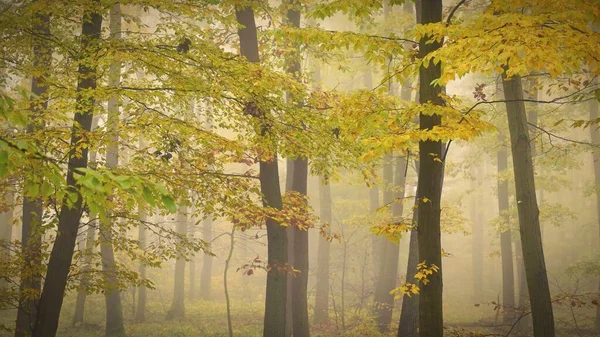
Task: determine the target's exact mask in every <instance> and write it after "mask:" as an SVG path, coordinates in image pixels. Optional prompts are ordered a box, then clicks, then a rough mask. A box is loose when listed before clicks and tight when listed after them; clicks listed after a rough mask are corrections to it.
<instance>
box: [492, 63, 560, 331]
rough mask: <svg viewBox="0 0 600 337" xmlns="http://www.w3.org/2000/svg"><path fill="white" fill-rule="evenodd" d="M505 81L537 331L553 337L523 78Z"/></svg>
mask: <svg viewBox="0 0 600 337" xmlns="http://www.w3.org/2000/svg"><path fill="white" fill-rule="evenodd" d="M502 83H503V87H504V96H505V98H506V112H507V115H508V128H509V131H510V143H511V148H512V157H513V169H514V175H515V188H516V198H517V208H518V212H519V228H520V232H521V246H522V249H523V262H524V263H525V276H526V277H527V288H528V289H529V295H530V299H531V312H532V318H533V333H534V336H536V337H541V336H544V337H553V336H554V317H553V312H552V302H551V299H550V288H549V287H548V276H547V274H546V262H545V260H544V248H543V247H542V238H541V231H540V221H539V210H538V205H537V199H536V195H535V178H534V172H533V162H532V157H531V144H530V141H531V140H530V138H529V130H528V126H527V119H526V112H525V104H524V102H523V88H522V85H521V78H520V77H519V76H514V77H513V78H512V79H506V77H505V75H504V74H503V77H502Z"/></svg>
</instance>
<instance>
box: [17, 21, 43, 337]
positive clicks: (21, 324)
mask: <svg viewBox="0 0 600 337" xmlns="http://www.w3.org/2000/svg"><path fill="white" fill-rule="evenodd" d="M33 29H34V34H33V35H34V39H33V66H34V68H35V69H36V71H39V72H40V74H41V75H38V76H34V77H33V78H32V81H31V94H32V96H31V98H30V101H31V106H30V109H31V112H32V119H33V120H32V122H31V123H30V124H29V125H27V133H35V132H36V131H38V130H39V129H40V128H41V125H42V123H43V114H44V111H45V110H46V109H48V95H47V91H48V86H47V85H46V83H45V78H44V77H46V76H48V73H49V72H50V67H51V62H52V49H51V48H50V47H49V45H48V42H47V41H46V39H47V38H48V37H49V36H50V16H49V15H47V14H39V13H36V14H35V15H34V27H33ZM36 36H37V37H36ZM29 174H30V175H34V176H35V175H36V170H35V165H34V168H33V169H32V170H31V171H30V172H29ZM28 183H33V184H35V183H37V182H35V181H29V178H26V181H25V185H27V184H28ZM42 213H43V200H42V199H41V198H40V197H32V196H28V195H26V194H24V195H23V219H22V227H21V247H22V252H23V266H22V268H21V284H20V288H19V308H18V310H17V321H16V327H15V337H22V336H29V335H31V333H32V329H33V326H34V324H35V320H36V315H37V304H38V300H39V296H40V293H41V290H42V275H41V268H42V266H41V263H42V262H41V254H42V252H41V246H42V232H41V231H42V227H41V225H42Z"/></svg>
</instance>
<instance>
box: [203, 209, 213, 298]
mask: <svg viewBox="0 0 600 337" xmlns="http://www.w3.org/2000/svg"><path fill="white" fill-rule="evenodd" d="M212 225H213V221H212V218H211V217H210V216H208V217H206V218H205V219H204V221H203V226H202V240H204V241H206V242H211V240H212ZM212 263H213V257H212V256H210V255H208V254H204V257H203V262H202V272H201V274H200V298H201V299H203V300H205V301H210V299H211V283H212Z"/></svg>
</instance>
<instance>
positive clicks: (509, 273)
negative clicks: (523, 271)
mask: <svg viewBox="0 0 600 337" xmlns="http://www.w3.org/2000/svg"><path fill="white" fill-rule="evenodd" d="M498 143H499V144H500V148H499V150H498V152H497V156H498V176H500V175H501V174H502V172H504V171H505V170H506V169H507V168H508V153H507V152H506V138H505V137H504V135H503V134H499V135H498ZM498 212H499V213H500V217H501V218H502V224H503V226H506V227H505V228H503V229H502V231H501V232H500V252H501V255H502V307H503V308H504V309H503V320H504V323H505V324H510V323H511V322H512V321H513V319H514V317H515V310H514V309H515V274H514V267H513V253H512V233H511V232H512V231H511V226H510V220H509V215H508V180H507V179H500V178H498Z"/></svg>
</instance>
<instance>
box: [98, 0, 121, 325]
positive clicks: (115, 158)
mask: <svg viewBox="0 0 600 337" xmlns="http://www.w3.org/2000/svg"><path fill="white" fill-rule="evenodd" d="M110 34H111V37H112V38H113V39H120V38H121V6H120V4H119V3H116V4H114V5H113V7H112V8H111V9H110ZM108 81H109V83H108V85H109V86H110V87H112V88H118V87H119V84H120V81H121V63H120V62H116V61H113V62H112V64H111V65H110V73H109V79H108ZM106 124H107V129H108V132H109V133H110V135H109V140H110V143H109V144H108V146H107V149H106V166H107V167H108V168H109V169H112V168H115V167H117V165H118V164H119V146H118V141H119V135H118V125H119V104H118V97H117V96H116V95H114V94H113V95H111V97H110V98H109V100H108V117H107V123H106ZM112 227H113V225H112V223H110V222H107V223H104V224H100V233H99V235H100V254H101V255H102V272H103V273H104V277H105V288H104V297H105V302H106V336H123V335H125V326H124V324H123V306H122V304H121V293H120V292H119V288H118V282H117V271H116V263H115V253H114V249H113V243H112V241H113V238H112Z"/></svg>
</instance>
